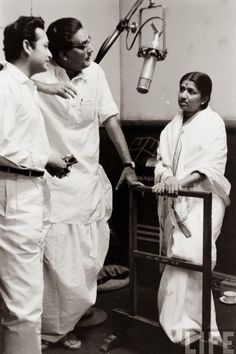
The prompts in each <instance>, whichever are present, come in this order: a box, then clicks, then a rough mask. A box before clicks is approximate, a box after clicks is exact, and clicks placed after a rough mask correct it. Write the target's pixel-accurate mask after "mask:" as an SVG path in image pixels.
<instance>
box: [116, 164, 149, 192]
mask: <svg viewBox="0 0 236 354" xmlns="http://www.w3.org/2000/svg"><path fill="white" fill-rule="evenodd" d="M124 181H126V182H127V183H128V185H129V186H143V184H142V183H141V182H139V181H138V178H137V176H136V173H135V170H134V169H133V168H131V167H124V169H123V171H122V173H121V176H120V178H119V181H118V183H117V185H116V190H118V189H119V188H120V186H121V185H122V183H123V182H124Z"/></svg>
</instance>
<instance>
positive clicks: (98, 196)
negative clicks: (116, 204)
mask: <svg viewBox="0 0 236 354" xmlns="http://www.w3.org/2000/svg"><path fill="white" fill-rule="evenodd" d="M35 78H36V79H37V80H39V81H43V82H46V83H53V82H54V83H55V82H60V81H64V82H70V83H71V84H72V85H73V86H74V87H75V88H76V90H77V96H76V97H75V98H69V99H64V98H61V97H59V96H57V95H49V94H43V93H42V94H41V93H40V95H39V96H40V108H41V110H42V112H43V115H44V119H45V125H46V129H47V133H48V138H49V143H50V146H51V149H52V150H54V151H57V152H59V153H60V155H61V156H64V155H66V154H73V155H74V156H75V157H76V158H77V160H78V163H77V164H76V165H73V167H72V170H71V173H70V175H69V176H68V177H65V178H63V179H60V180H59V179H56V178H52V177H50V176H48V182H49V186H50V190H51V203H52V216H51V222H53V223H58V222H61V223H62V222H65V223H83V224H86V223H91V222H95V221H97V220H100V219H101V218H103V217H106V216H107V217H109V215H110V212H111V185H110V182H109V181H108V178H107V177H106V175H105V173H104V171H103V169H102V167H101V166H100V165H99V125H100V123H101V124H102V123H103V122H104V121H105V120H106V119H108V118H110V117H111V116H114V115H117V114H118V113H119V112H118V108H117V106H116V104H115V102H114V100H113V98H112V95H111V92H110V89H109V86H108V83H107V80H106V77H105V74H104V71H103V70H102V69H101V68H100V67H99V66H98V65H97V64H96V63H93V62H92V63H91V65H90V66H89V67H88V68H86V69H84V70H82V72H81V73H80V74H79V75H78V76H76V77H75V78H73V79H72V80H71V81H70V80H69V78H68V76H67V74H66V72H65V70H64V69H63V68H61V67H59V66H57V65H51V66H50V68H49V70H48V71H47V72H45V73H43V74H40V75H37V76H36V77H35Z"/></svg>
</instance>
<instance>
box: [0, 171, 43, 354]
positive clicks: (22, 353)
mask: <svg viewBox="0 0 236 354" xmlns="http://www.w3.org/2000/svg"><path fill="white" fill-rule="evenodd" d="M48 204H49V195H48V190H47V189H46V182H45V180H44V179H42V178H39V177H27V176H21V175H16V174H10V173H8V174H7V173H0V262H1V263H0V302H1V307H0V311H1V312H0V318H1V325H2V330H3V332H2V336H3V343H2V346H3V348H2V354H40V353H41V340H40V327H41V314H42V294H43V277H42V251H43V243H44V236H45V233H46V229H47V227H48V220H47V218H48V209H47V208H48Z"/></svg>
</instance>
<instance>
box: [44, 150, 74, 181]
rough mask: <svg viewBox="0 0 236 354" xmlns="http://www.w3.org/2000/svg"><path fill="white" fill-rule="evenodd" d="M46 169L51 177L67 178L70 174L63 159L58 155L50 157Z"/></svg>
mask: <svg viewBox="0 0 236 354" xmlns="http://www.w3.org/2000/svg"><path fill="white" fill-rule="evenodd" d="M45 168H46V170H47V171H48V173H49V174H50V175H51V176H53V177H58V178H62V177H65V176H67V175H68V173H69V172H70V171H69V169H68V167H67V164H66V162H65V161H64V160H63V158H62V157H60V156H58V155H56V154H52V155H50V156H49V159H48V163H47V165H46V167H45Z"/></svg>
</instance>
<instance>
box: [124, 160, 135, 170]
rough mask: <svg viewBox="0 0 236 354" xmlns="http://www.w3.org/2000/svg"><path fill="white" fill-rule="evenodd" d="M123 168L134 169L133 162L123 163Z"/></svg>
mask: <svg viewBox="0 0 236 354" xmlns="http://www.w3.org/2000/svg"><path fill="white" fill-rule="evenodd" d="M123 167H131V168H133V169H135V162H134V161H130V162H125V163H123Z"/></svg>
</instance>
